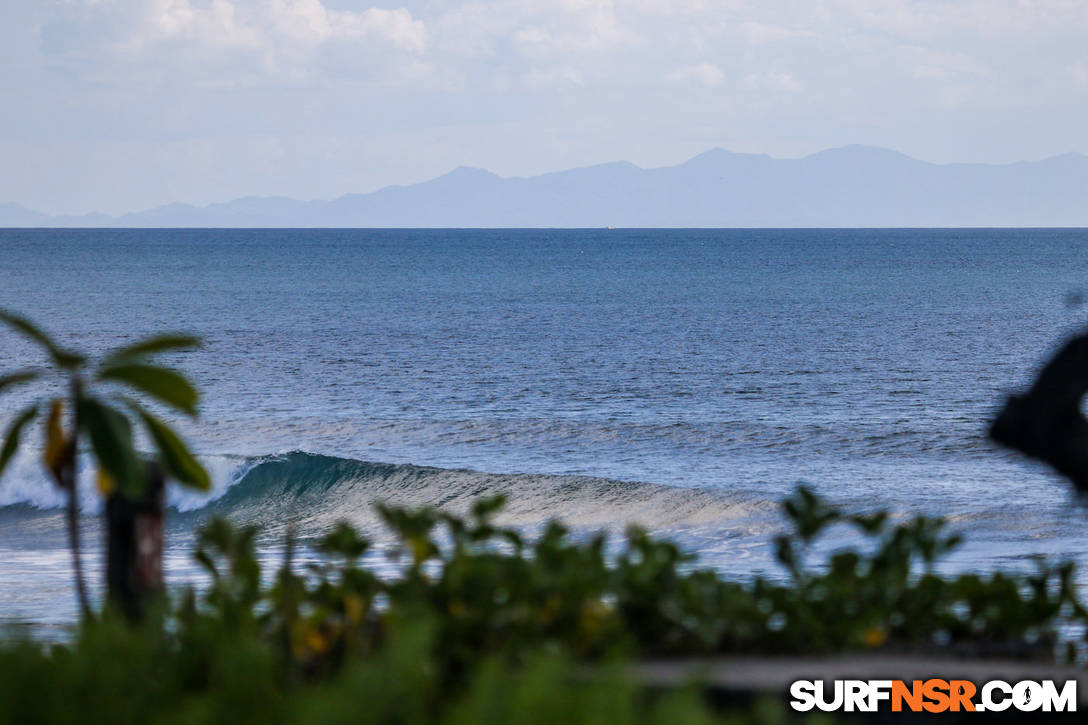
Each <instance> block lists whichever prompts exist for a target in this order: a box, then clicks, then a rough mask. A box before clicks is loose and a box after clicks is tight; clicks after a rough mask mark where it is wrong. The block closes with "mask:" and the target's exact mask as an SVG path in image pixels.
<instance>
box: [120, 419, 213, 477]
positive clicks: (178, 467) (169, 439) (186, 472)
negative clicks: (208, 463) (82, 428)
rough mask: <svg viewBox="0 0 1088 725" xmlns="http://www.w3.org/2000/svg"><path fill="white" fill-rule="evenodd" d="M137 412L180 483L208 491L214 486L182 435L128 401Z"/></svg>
mask: <svg viewBox="0 0 1088 725" xmlns="http://www.w3.org/2000/svg"><path fill="white" fill-rule="evenodd" d="M127 402H128V403H129V406H130V407H132V409H133V410H134V411H136V414H137V415H139V416H140V418H141V419H143V422H144V426H146V427H147V432H148V434H149V435H150V436H151V440H152V441H154V442H155V447H156V448H157V449H158V451H159V456H160V458H161V459H162V463H163V465H164V466H165V467H166V470H167V471H168V472H169V473H170V475H171V476H173V477H174V478H175V479H177V481H178V483H181V484H184V485H186V486H189V487H190V488H195V489H197V490H199V491H207V490H208V489H210V488H211V487H212V481H211V478H210V477H209V476H208V472H207V471H206V470H204V466H202V465H200V461H198V460H197V459H196V456H194V455H193V454H192V452H191V451H190V450H189V448H188V446H186V445H185V442H184V441H183V440H182V439H181V437H180V436H179V435H178V434H177V433H175V432H174V431H173V429H172V428H170V426H168V425H166V423H163V422H162V421H161V420H159V419H158V418H156V417H155V416H154V415H152V414H151V413H149V412H148V411H147V410H145V409H144V408H143V407H141V406H140V405H139V404H137V403H136V402H135V401H127Z"/></svg>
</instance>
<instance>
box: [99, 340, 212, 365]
mask: <svg viewBox="0 0 1088 725" xmlns="http://www.w3.org/2000/svg"><path fill="white" fill-rule="evenodd" d="M200 344H201V343H200V338H199V337H193V336H191V335H156V336H155V337H148V338H145V339H143V340H140V341H139V342H134V343H133V344H131V345H126V346H125V347H122V348H118V349H117V350H114V351H113V352H111V353H110V354H108V355H107V356H106V358H105V359H104V360H103V361H102V365H103V367H107V366H112V365H114V364H117V363H121V362H138V361H140V360H142V359H143V358H145V357H148V356H150V355H156V354H158V353H160V352H169V351H172V350H191V349H192V348H194V347H200Z"/></svg>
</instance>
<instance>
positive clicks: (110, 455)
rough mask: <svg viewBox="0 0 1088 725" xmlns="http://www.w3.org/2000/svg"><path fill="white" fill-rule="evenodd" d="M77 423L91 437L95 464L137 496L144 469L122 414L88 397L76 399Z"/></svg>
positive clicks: (119, 485)
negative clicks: (77, 401)
mask: <svg viewBox="0 0 1088 725" xmlns="http://www.w3.org/2000/svg"><path fill="white" fill-rule="evenodd" d="M79 424H80V428H82V429H83V430H84V431H85V432H86V433H87V435H88V436H89V437H90V439H91V448H92V449H93V450H94V455H95V458H97V459H98V464H99V465H100V466H101V467H102V468H103V469H105V471H106V472H107V473H109V474H110V475H111V476H113V478H114V480H115V481H117V485H118V487H119V488H120V489H121V491H122V492H124V493H125V494H126V495H129V496H132V497H138V496H139V495H141V494H142V493H143V489H144V484H145V483H146V479H147V476H146V473H147V472H146V469H145V467H144V464H143V462H142V461H141V460H140V457H139V455H138V454H137V453H136V447H135V445H134V444H133V441H132V426H131V425H130V424H129V422H128V418H126V417H125V416H124V415H123V414H122V413H120V412H119V411H117V410H115V409H114V408H111V407H110V406H108V405H106V404H105V403H103V402H101V401H99V400H97V399H95V398H91V397H83V398H80V400H79Z"/></svg>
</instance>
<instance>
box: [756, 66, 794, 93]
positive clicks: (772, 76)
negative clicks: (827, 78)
mask: <svg viewBox="0 0 1088 725" xmlns="http://www.w3.org/2000/svg"><path fill="white" fill-rule="evenodd" d="M744 87H745V88H749V89H752V90H763V91H781V92H784V93H798V92H800V91H801V90H803V89H804V87H805V85H804V83H802V82H801V81H799V80H798V79H797V78H796V77H794V76H793V75H792V74H790V73H785V72H781V71H779V72H763V73H749V74H748V75H746V76H745V77H744Z"/></svg>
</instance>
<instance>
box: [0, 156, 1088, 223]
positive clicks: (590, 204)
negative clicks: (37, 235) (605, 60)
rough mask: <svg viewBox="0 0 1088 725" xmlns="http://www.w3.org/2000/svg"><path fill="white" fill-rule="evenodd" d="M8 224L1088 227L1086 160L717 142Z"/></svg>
mask: <svg viewBox="0 0 1088 725" xmlns="http://www.w3.org/2000/svg"><path fill="white" fill-rule="evenodd" d="M0 226H125V227H603V226H622V227H946V226H1088V157H1086V156H1083V155H1081V154H1064V155H1062V156H1055V157H1053V158H1049V159H1045V160H1043V161H1036V162H1019V163H1013V164H931V163H927V162H924V161H919V160H917V159H913V158H911V157H909V156H905V155H903V154H900V153H897V152H895V151H889V150H887V149H880V148H873V147H867V146H845V147H842V148H837V149H831V150H828V151H822V152H820V153H817V154H813V155H811V156H806V157H804V158H800V159H773V158H771V157H770V156H766V155H762V154H736V153H730V152H728V151H723V150H721V149H713V150H711V151H707V152H706V153H703V154H700V155H698V156H696V157H695V158H693V159H691V160H689V161H686V162H684V163H682V164H679V165H677V166H668V167H663V168H656V169H641V168H639V167H637V166H635V165H634V164H630V163H627V162H617V163H611V164H601V165H599V166H590V167H587V168H581V169H572V170H570V171H561V172H556V173H551V174H543V175H541V176H534V177H531V178H501V177H499V176H496V175H495V174H492V173H491V172H489V171H484V170H482V169H473V168H468V167H460V168H457V169H454V170H453V171H451V172H449V173H448V174H445V175H444V176H440V177H438V178H436V179H432V180H430V181H426V182H423V183H420V184H412V185H409V186H390V187H387V188H384V189H381V190H379V191H375V192H373V193H370V194H347V195H345V196H342V197H340V198H338V199H334V200H332V201H298V200H296V199H289V198H286V197H246V198H243V199H236V200H234V201H230V202H226V203H222V204H212V205H210V206H204V207H194V206H190V205H187V204H169V205H166V206H161V207H157V208H154V209H149V210H147V211H142V212H136V213H131V214H125V215H123V216H120V217H107V216H104V215H87V216H83V217H54V216H48V215H45V214H39V213H37V212H33V211H30V210H27V209H24V208H22V207H19V206H17V205H13V204H6V205H5V204H0Z"/></svg>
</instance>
